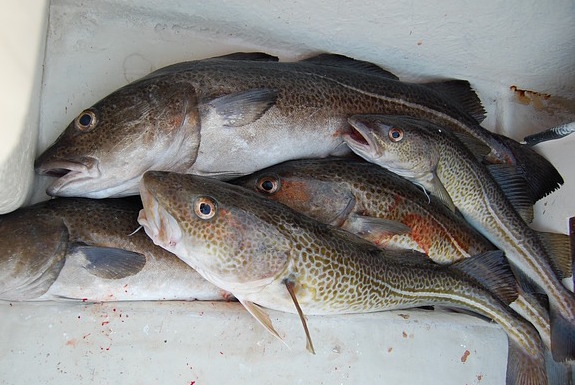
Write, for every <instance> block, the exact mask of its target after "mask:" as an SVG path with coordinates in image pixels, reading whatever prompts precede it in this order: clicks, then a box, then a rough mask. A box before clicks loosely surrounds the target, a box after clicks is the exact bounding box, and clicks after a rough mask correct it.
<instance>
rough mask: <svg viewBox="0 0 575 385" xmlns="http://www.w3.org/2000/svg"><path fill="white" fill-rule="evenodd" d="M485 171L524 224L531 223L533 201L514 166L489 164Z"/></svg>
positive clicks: (523, 180)
mask: <svg viewBox="0 0 575 385" xmlns="http://www.w3.org/2000/svg"><path fill="white" fill-rule="evenodd" d="M487 170H489V173H490V174H491V176H492V177H493V179H494V180H495V181H496V182H497V184H498V185H499V186H500V187H501V190H503V193H504V194H505V196H506V197H507V199H509V202H510V203H511V205H512V206H513V208H514V209H515V210H516V211H517V212H518V213H519V215H520V216H521V218H523V220H524V221H525V222H526V223H531V222H532V221H533V204H534V202H533V199H532V197H531V194H530V193H529V189H528V188H527V183H526V182H525V179H524V178H523V177H521V176H520V175H519V174H518V173H517V168H516V167H515V166H510V165H505V164H490V165H488V166H487Z"/></svg>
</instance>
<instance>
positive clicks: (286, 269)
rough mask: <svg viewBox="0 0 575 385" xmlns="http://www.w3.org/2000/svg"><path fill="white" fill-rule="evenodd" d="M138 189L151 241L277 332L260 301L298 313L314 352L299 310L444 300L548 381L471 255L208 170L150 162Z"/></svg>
mask: <svg viewBox="0 0 575 385" xmlns="http://www.w3.org/2000/svg"><path fill="white" fill-rule="evenodd" d="M141 196H142V202H143V204H144V209H143V210H142V211H141V212H140V216H139V219H138V221H139V223H140V224H141V225H142V226H144V229H145V230H146V233H147V234H148V235H149V236H150V237H151V238H152V239H153V240H154V242H155V243H156V244H158V245H160V246H162V247H164V248H166V249H167V250H169V251H171V252H173V253H174V254H176V255H178V256H179V257H180V258H182V260H183V261H185V262H186V263H188V264H189V265H190V266H192V267H194V268H195V269H196V270H197V271H198V272H199V273H200V274H202V275H203V276H204V277H206V279H208V280H210V281H211V282H213V283H214V284H216V285H217V286H219V287H221V288H223V289H225V290H227V291H230V292H231V293H232V294H233V295H234V296H235V297H236V298H238V299H239V301H240V302H241V303H242V304H243V305H244V306H245V307H246V309H247V310H248V311H249V312H250V313H251V314H252V315H253V316H254V317H255V318H257V319H258V321H259V322H260V323H261V324H262V325H264V326H265V327H266V328H267V329H268V330H269V331H270V332H272V333H273V334H274V335H275V336H278V338H279V335H278V333H277V332H276V331H275V329H274V328H273V325H272V324H271V321H270V319H269V317H268V316H267V314H266V312H265V310H264V309H263V308H262V307H260V306H263V307H267V308H270V309H276V310H281V311H286V312H292V313H295V312H297V313H298V314H299V315H300V319H301V320H302V323H303V325H304V329H305V330H306V333H307V336H308V338H307V341H308V349H310V350H311V351H313V345H312V344H311V338H310V336H309V331H308V330H307V326H306V321H305V317H304V314H307V315H312V314H342V313H362V312H374V311H381V310H391V309H403V308H410V307H415V306H423V305H446V306H451V307H456V308H460V309H467V310H471V311H474V312H477V313H480V314H483V315H485V316H487V317H489V318H491V319H493V320H495V321H496V322H498V323H499V324H500V325H501V326H502V327H503V329H504V330H505V331H506V332H507V333H508V335H509V339H510V346H511V347H512V348H513V349H512V350H513V351H514V352H516V348H517V349H519V352H520V353H521V354H520V356H522V357H523V358H522V360H520V361H518V362H517V363H516V364H517V365H518V366H520V367H521V368H523V369H524V370H522V371H521V373H520V374H518V375H517V377H514V378H513V379H510V381H509V384H512V383H513V384H536V383H537V384H544V383H546V378H545V369H544V367H543V356H542V346H541V340H540V338H539V335H538V334H537V331H535V329H533V327H532V326H531V325H530V324H529V323H527V322H525V321H524V320H522V319H521V317H520V316H519V315H517V314H516V313H515V312H514V311H513V310H512V309H510V308H509V307H508V306H507V305H506V304H505V303H504V302H502V301H501V300H499V299H498V298H495V297H494V296H493V295H492V294H491V293H490V292H489V291H487V290H486V289H485V288H484V287H483V286H482V285H480V284H479V283H477V282H476V281H475V280H473V279H472V278H471V277H470V276H469V273H470V270H473V269H475V268H476V265H475V262H474V260H473V259H470V260H465V261H462V262H459V263H457V264H455V265H451V266H449V267H446V266H440V265H438V264H435V263H432V262H430V261H429V259H428V258H427V257H426V256H424V255H422V254H420V253H417V252H415V251H392V250H383V249H379V248H376V247H375V246H373V245H372V244H370V243H368V242H366V241H364V240H363V239H361V238H358V237H356V236H355V235H353V234H350V233H348V232H345V231H342V230H340V229H337V228H335V227H332V226H328V225H325V224H322V223H320V222H317V221H315V220H312V219H311V218H309V217H307V216H303V215H301V214H300V213H298V212H296V211H294V210H292V209H290V208H289V207H287V206H285V205H282V204H279V203H278V202H274V201H271V200H268V199H264V198H262V197H260V196H258V195H256V194H254V193H253V192H251V191H249V190H247V189H244V188H241V187H239V186H235V185H230V184H228V183H225V182H222V181H218V180H215V179H213V178H206V177H199V176H194V175H183V174H176V173H167V172H157V171H149V172H147V173H146V174H144V177H143V179H142V183H141ZM492 257H499V259H500V260H501V263H502V264H503V259H501V258H500V257H501V256H500V254H499V255H497V253H496V254H493V255H492ZM501 266H502V265H500V267H501ZM492 278H493V279H495V280H498V281H499V285H498V286H499V288H500V289H504V290H503V291H507V295H509V296H510V297H511V298H508V300H512V298H514V297H515V296H516V292H515V291H514V289H513V287H514V279H513V277H512V275H510V274H509V271H508V269H503V270H501V269H495V270H494V271H493V276H492ZM501 294H503V293H501Z"/></svg>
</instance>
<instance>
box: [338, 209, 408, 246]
mask: <svg viewBox="0 0 575 385" xmlns="http://www.w3.org/2000/svg"><path fill="white" fill-rule="evenodd" d="M342 228H343V229H344V230H347V231H349V232H351V233H354V234H357V235H359V236H360V237H362V238H364V239H366V240H368V241H370V242H372V243H375V244H381V243H382V242H384V241H385V240H386V239H387V238H390V237H392V236H394V235H400V234H409V233H410V232H411V227H409V226H406V225H404V224H403V223H401V222H398V221H393V220H389V219H383V218H375V217H368V216H364V215H360V214H350V215H349V216H348V218H347V220H346V221H345V223H344V224H343V226H342Z"/></svg>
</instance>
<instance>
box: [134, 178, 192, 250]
mask: <svg viewBox="0 0 575 385" xmlns="http://www.w3.org/2000/svg"><path fill="white" fill-rule="evenodd" d="M140 196H141V198H142V203H143V207H144V208H143V209H142V210H140V213H139V215H138V223H139V224H140V225H141V226H142V227H143V228H144V231H145V232H146V234H148V236H149V237H150V239H151V240H152V241H153V242H154V243H155V244H156V245H158V246H160V247H163V248H164V249H166V250H168V251H170V252H175V251H176V249H177V247H178V245H181V241H182V231H181V230H180V226H179V225H178V224H177V222H176V220H175V219H174V217H172V216H171V215H170V214H169V213H168V211H167V210H166V209H165V208H164V207H162V206H161V205H160V204H159V203H158V200H157V199H156V198H155V197H154V194H153V193H152V192H150V191H149V190H148V189H147V188H146V187H145V186H144V183H143V182H142V183H141V184H140Z"/></svg>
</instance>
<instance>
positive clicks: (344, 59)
mask: <svg viewBox="0 0 575 385" xmlns="http://www.w3.org/2000/svg"><path fill="white" fill-rule="evenodd" d="M300 62H303V63H310V64H314V65H320V66H328V67H338V68H345V69H349V70H353V71H358V72H363V73H367V74H371V75H377V76H382V77H385V78H388V79H393V80H399V78H398V77H397V76H396V75H394V74H392V73H391V72H389V71H387V70H384V69H383V68H381V67H380V66H378V65H377V64H374V63H370V62H368V61H363V60H357V59H353V58H350V57H348V56H344V55H339V54H334V53H321V54H319V55H316V56H312V57H309V58H307V59H303V60H300Z"/></svg>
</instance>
